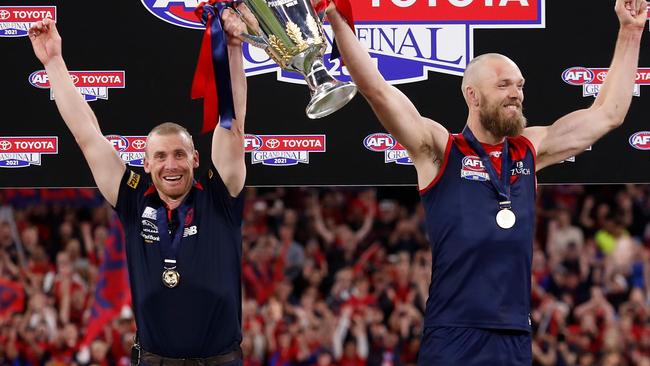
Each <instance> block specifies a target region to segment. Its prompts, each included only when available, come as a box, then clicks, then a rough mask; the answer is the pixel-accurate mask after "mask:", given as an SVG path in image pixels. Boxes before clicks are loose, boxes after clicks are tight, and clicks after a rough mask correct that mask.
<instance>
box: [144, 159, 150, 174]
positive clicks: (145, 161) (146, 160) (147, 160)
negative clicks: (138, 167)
mask: <svg viewBox="0 0 650 366" xmlns="http://www.w3.org/2000/svg"><path fill="white" fill-rule="evenodd" d="M144 172H145V173H147V174H149V173H151V169H149V159H148V158H147V154H145V155H144Z"/></svg>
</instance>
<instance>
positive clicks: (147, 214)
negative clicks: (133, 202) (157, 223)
mask: <svg viewBox="0 0 650 366" xmlns="http://www.w3.org/2000/svg"><path fill="white" fill-rule="evenodd" d="M156 216H157V212H156V209H155V208H153V207H149V206H147V207H145V208H144V212H142V218H143V219H150V220H156Z"/></svg>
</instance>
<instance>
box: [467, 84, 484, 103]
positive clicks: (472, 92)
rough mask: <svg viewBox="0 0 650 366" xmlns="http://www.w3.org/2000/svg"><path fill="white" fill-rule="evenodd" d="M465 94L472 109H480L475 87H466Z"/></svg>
mask: <svg viewBox="0 0 650 366" xmlns="http://www.w3.org/2000/svg"><path fill="white" fill-rule="evenodd" d="M465 94H466V95H467V103H468V104H469V105H470V106H472V107H478V106H479V105H480V104H481V103H480V98H479V95H478V93H477V91H476V89H474V87H473V86H470V85H468V86H467V87H465Z"/></svg>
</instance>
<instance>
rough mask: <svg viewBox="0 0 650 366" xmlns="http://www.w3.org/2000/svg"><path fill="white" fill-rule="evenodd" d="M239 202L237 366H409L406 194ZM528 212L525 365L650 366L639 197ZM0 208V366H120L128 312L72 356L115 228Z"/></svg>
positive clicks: (32, 204)
mask: <svg viewBox="0 0 650 366" xmlns="http://www.w3.org/2000/svg"><path fill="white" fill-rule="evenodd" d="M245 194H246V205H245V210H244V225H243V227H242V232H243V248H244V251H243V253H244V257H243V263H242V273H243V278H242V286H243V289H244V291H243V292H244V302H243V319H242V326H243V341H242V350H243V354H244V364H245V365H246V366H258V365H259V366H261V365H271V366H283V365H340V366H363V365H377V366H397V365H414V364H415V363H416V360H417V353H418V349H419V338H420V335H421V333H422V328H423V312H424V308H425V304H426V300H427V297H428V287H429V280H430V276H431V262H432V254H431V251H430V248H429V245H428V242H427V238H426V235H425V228H424V226H425V222H424V211H423V209H422V206H421V204H420V203H419V197H418V193H417V191H416V190H415V189H414V188H413V187H406V188H382V189H378V190H376V189H368V188H355V189H352V188H319V189H315V188H304V189H300V188H265V189H254V188H249V189H247V190H246V192H245ZM537 200H538V202H537V206H538V207H537V212H538V220H537V224H536V225H537V228H536V236H535V240H534V243H533V263H532V284H533V286H532V311H531V318H532V325H533V330H532V336H533V357H534V364H535V365H585V366H586V365H606V366H613V365H646V366H647V365H650V292H649V291H648V285H649V284H650V186H648V185H645V186H644V185H626V186H623V185H621V186H578V185H574V186H540V187H539V189H538V195H537ZM0 206H1V208H0V365H33V366H35V365H40V364H46V365H68V364H79V365H86V364H93V365H128V364H129V355H130V346H131V344H132V341H133V334H134V331H135V323H134V321H133V316H132V312H131V311H129V308H128V307H124V308H123V309H121V311H119V312H118V314H117V315H116V316H115V318H114V320H113V321H111V322H108V323H107V324H106V326H105V327H104V328H103V331H102V332H100V333H99V334H98V335H97V336H96V337H93V339H91V340H89V341H88V342H84V336H85V333H86V330H87V327H88V322H89V319H90V317H91V314H90V313H91V310H90V309H91V308H92V305H93V301H95V298H94V296H93V295H94V292H95V288H96V286H97V282H98V278H99V276H100V274H99V272H100V271H99V269H100V266H101V263H102V261H103V259H104V255H105V254H104V246H105V243H106V241H107V236H108V232H109V225H110V222H111V219H110V218H111V215H112V214H111V209H110V208H109V207H107V206H106V205H105V204H104V203H103V200H102V199H101V197H100V196H99V194H98V192H97V191H95V190H4V191H1V190H0ZM467 230H471V228H467ZM523 281H524V279H522V282H523ZM16 294H22V296H23V298H21V299H20V300H22V301H17V297H16Z"/></svg>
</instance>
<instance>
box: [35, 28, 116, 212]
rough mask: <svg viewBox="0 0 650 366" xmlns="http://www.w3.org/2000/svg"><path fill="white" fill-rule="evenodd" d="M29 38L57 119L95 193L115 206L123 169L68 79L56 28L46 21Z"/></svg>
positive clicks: (95, 119) (83, 101)
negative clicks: (77, 151)
mask: <svg viewBox="0 0 650 366" xmlns="http://www.w3.org/2000/svg"><path fill="white" fill-rule="evenodd" d="M29 38H30V40H31V41H32V47H33V48H34V53H35V54H36V57H37V58H38V59H39V61H41V62H42V63H43V66H45V71H46V72H47V76H48V79H49V81H50V87H51V88H52V91H53V92H54V96H55V102H56V106H57V108H58V109H59V113H61V117H63V120H64V121H65V124H66V125H67V126H68V129H69V130H70V132H72V135H73V136H74V138H75V140H76V141H77V144H78V145H79V147H80V148H81V152H82V153H83V154H84V157H85V158H86V161H87V162H88V165H89V166H90V170H91V171H92V173H93V178H94V179H95V183H96V184H97V187H98V188H99V191H100V192H101V193H102V195H103V196H104V198H106V200H107V201H108V202H109V203H110V204H111V205H112V206H115V204H116V203H117V193H118V190H119V185H120V180H121V179H122V175H123V173H124V170H125V169H126V167H125V165H124V163H123V162H122V160H121V159H120V157H119V156H118V155H117V153H116V152H115V149H113V146H112V145H111V143H110V142H109V141H108V140H106V138H104V136H103V135H102V132H101V130H100V128H99V124H98V123H97V118H95V114H94V113H93V111H92V109H90V106H89V105H88V103H86V101H85V100H84V98H83V96H81V94H80V93H79V91H78V90H77V88H76V87H75V86H74V84H73V82H72V79H71V78H70V74H69V73H68V68H67V67H66V65H65V62H64V61H63V56H62V53H61V37H60V36H59V32H58V31H57V29H56V24H55V23H54V21H52V20H50V19H45V20H43V21H42V22H38V23H36V24H34V26H32V28H31V29H30V30H29Z"/></svg>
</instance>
